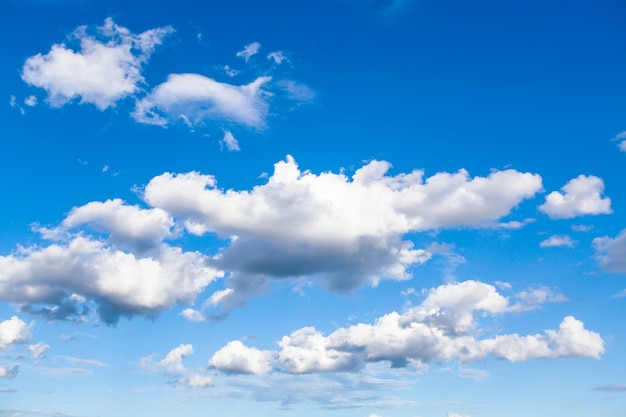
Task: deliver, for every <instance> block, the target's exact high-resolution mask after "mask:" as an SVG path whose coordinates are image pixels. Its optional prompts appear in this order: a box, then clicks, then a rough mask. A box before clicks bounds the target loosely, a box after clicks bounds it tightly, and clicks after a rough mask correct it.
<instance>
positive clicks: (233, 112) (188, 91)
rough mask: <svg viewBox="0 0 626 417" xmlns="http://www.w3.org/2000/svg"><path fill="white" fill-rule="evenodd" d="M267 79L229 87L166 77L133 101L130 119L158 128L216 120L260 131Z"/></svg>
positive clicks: (193, 76)
mask: <svg viewBox="0 0 626 417" xmlns="http://www.w3.org/2000/svg"><path fill="white" fill-rule="evenodd" d="M270 80H271V77H267V76H263V77H258V78H257V79H256V80H254V81H252V82H251V83H249V84H245V85H232V84H228V83H222V82H219V81H216V80H214V79H212V78H209V77H205V76H203V75H200V74H170V75H169V76H168V78H167V81H166V82H164V83H162V84H160V85H158V86H157V87H155V88H154V89H153V90H152V92H151V93H150V94H149V95H147V96H146V97H144V98H142V99H141V100H138V101H137V104H136V107H135V110H134V112H133V117H134V118H135V120H136V121H138V122H140V123H147V124H154V125H159V126H167V125H168V124H171V123H172V122H175V121H179V120H183V121H185V122H186V123H188V124H190V125H192V126H194V125H197V124H200V123H203V122H206V121H207V120H216V119H218V120H226V121H228V122H233V123H238V124H242V125H244V126H247V127H253V128H258V129H260V128H263V127H264V126H265V118H266V117H267V113H268V103H267V100H266V95H267V93H266V92H265V90H264V89H263V86H264V85H265V84H266V83H268V82H269V81H270Z"/></svg>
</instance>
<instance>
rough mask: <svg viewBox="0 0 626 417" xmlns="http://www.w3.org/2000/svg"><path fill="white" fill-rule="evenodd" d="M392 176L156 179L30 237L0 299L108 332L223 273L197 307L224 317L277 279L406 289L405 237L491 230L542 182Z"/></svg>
mask: <svg viewBox="0 0 626 417" xmlns="http://www.w3.org/2000/svg"><path fill="white" fill-rule="evenodd" d="M389 169H390V164H389V163H388V162H384V161H372V162H369V163H367V164H365V165H364V166H362V167H361V168H359V169H357V170H356V172H355V173H354V175H352V177H351V178H349V177H347V176H346V175H344V174H343V173H341V174H335V173H332V172H324V173H321V174H313V173H311V172H309V171H301V170H300V169H299V167H298V165H297V164H296V162H295V160H294V159H293V158H292V157H287V159H286V160H285V161H280V162H278V163H276V164H275V169H274V173H273V174H272V175H271V176H270V177H269V178H268V180H267V182H266V183H265V184H262V185H258V186H256V187H254V188H253V189H251V190H242V191H236V190H223V189H220V188H218V186H217V181H216V179H215V178H214V177H213V176H210V175H205V174H200V173H198V172H190V173H184V174H171V173H165V174H162V175H159V176H157V177H154V178H153V179H152V180H151V181H150V182H149V183H148V184H147V185H146V186H145V188H144V189H143V195H142V198H143V199H144V201H145V202H146V203H147V204H148V205H149V206H150V207H148V208H142V207H139V206H136V205H128V204H126V203H124V202H123V201H122V200H119V199H113V200H107V201H104V202H91V203H88V204H85V205H83V206H80V207H75V208H74V209H72V210H71V211H70V212H69V214H68V215H67V217H66V218H65V219H64V220H63V221H62V222H61V224H60V225H59V226H58V227H55V228H44V227H39V228H37V230H38V231H39V232H40V233H41V234H42V235H43V237H44V238H47V239H51V240H52V243H51V244H49V245H48V246H33V247H28V248H18V250H17V251H16V252H15V253H13V254H10V255H7V256H0V299H2V300H5V301H10V302H16V303H19V304H21V305H22V310H23V311H28V312H31V313H36V314H40V315H44V316H46V317H48V318H51V319H67V318H72V319H75V320H81V319H83V318H84V316H85V315H86V314H88V313H89V311H90V308H93V306H94V303H95V305H96V307H97V311H98V314H99V315H100V317H101V318H102V319H103V320H104V321H106V322H115V321H116V320H117V319H118V318H119V317H120V316H121V315H127V316H132V315H136V314H140V315H146V316H154V315H156V314H158V313H159V312H160V311H161V310H163V309H165V308H169V307H172V306H173V305H174V304H176V303H179V302H183V303H190V302H193V301H194V299H195V297H196V296H197V295H198V294H199V293H200V292H202V291H204V290H205V289H206V288H207V286H208V285H209V284H210V283H211V282H213V281H214V280H215V279H216V278H219V277H221V276H223V275H224V272H222V271H225V272H226V273H227V274H228V280H227V288H225V289H223V290H219V291H216V292H215V293H214V294H213V296H211V297H210V298H209V299H208V301H207V303H206V304H205V307H211V306H220V307H221V308H222V309H226V310H227V309H229V308H231V307H233V306H235V305H237V304H239V303H241V302H243V301H245V300H246V299H247V298H248V297H250V296H253V295H255V294H257V293H258V292H260V291H263V290H264V288H265V287H266V286H267V284H268V283H269V282H270V281H271V280H274V279H287V278H302V277H306V278H307V279H315V280H317V281H318V282H320V283H322V284H323V285H325V286H327V287H328V288H330V289H332V290H336V291H346V290H351V289H354V288H358V287H361V286H364V285H377V283H378V282H379V281H381V280H386V279H392V280H406V279H409V278H410V277H411V271H410V268H411V267H413V266H415V265H419V264H422V263H424V262H426V261H427V260H428V259H429V258H430V256H431V254H430V253H429V252H428V251H427V250H424V249H417V248H414V247H413V243H412V242H411V241H409V240H404V239H403V236H404V235H405V234H406V233H410V232H423V231H428V230H436V229H440V228H452V227H481V226H483V225H486V226H485V227H492V226H491V225H492V224H493V223H494V222H497V221H498V220H499V219H500V218H502V217H503V216H506V215H507V214H509V212H510V211H511V210H512V209H513V208H514V207H515V206H517V205H518V204H519V203H520V202H521V201H523V200H524V199H526V198H530V197H532V196H534V194H535V193H537V192H538V191H539V190H541V177H540V176H539V175H537V174H531V173H523V172H518V171H515V170H506V171H494V172H491V173H490V174H489V175H488V176H486V177H474V178H471V177H470V176H469V174H468V173H467V172H466V171H465V170H460V171H458V172H456V173H445V172H443V173H437V174H435V175H433V176H430V177H427V178H426V177H425V176H424V173H423V172H422V171H413V172H411V173H401V174H397V175H388V174H387V172H388V170H389ZM185 231H186V232H187V233H191V234H195V235H202V234H205V233H211V234H214V235H217V236H219V237H220V238H224V239H229V243H228V244H227V245H226V247H225V248H224V249H221V250H220V251H219V252H218V253H217V254H216V255H213V256H208V255H205V254H201V253H199V252H185V251H184V250H183V249H182V248H180V247H176V246H173V245H172V244H170V243H166V241H167V240H176V239H177V238H178V237H180V235H181V234H182V233H184V232H185ZM203 314H204V313H202V312H198V311H196V310H191V309H190V310H185V312H184V314H183V315H184V316H185V317H187V318H190V319H192V320H196V321H198V320H203V319H204V318H205V316H204V315H203Z"/></svg>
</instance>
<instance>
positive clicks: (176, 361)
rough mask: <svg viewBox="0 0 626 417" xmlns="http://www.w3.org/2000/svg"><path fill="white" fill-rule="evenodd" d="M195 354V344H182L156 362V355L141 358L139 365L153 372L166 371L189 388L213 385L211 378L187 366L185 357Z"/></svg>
mask: <svg viewBox="0 0 626 417" xmlns="http://www.w3.org/2000/svg"><path fill="white" fill-rule="evenodd" d="M191 354H193V346H192V345H190V344H181V345H179V346H177V347H175V348H174V349H172V350H171V351H170V352H169V353H168V354H167V355H166V356H165V358H163V359H162V360H160V361H158V362H155V360H154V355H150V356H145V357H143V358H141V359H140V360H139V366H140V367H141V368H143V369H144V370H147V371H151V372H158V371H164V372H165V374H167V375H168V376H173V377H176V378H177V381H178V383H179V384H181V385H183V386H186V387H188V388H206V387H208V386H210V385H211V381H212V380H211V378H210V377H208V376H206V375H200V374H197V373H193V372H190V371H189V370H188V369H187V368H185V366H184V364H183V359H184V358H186V357H187V356H190V355H191Z"/></svg>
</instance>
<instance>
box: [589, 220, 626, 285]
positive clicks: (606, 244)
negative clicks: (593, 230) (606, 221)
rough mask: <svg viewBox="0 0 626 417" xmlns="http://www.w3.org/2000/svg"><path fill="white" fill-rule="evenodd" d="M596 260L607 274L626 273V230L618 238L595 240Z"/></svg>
mask: <svg viewBox="0 0 626 417" xmlns="http://www.w3.org/2000/svg"><path fill="white" fill-rule="evenodd" d="M593 246H594V248H595V250H596V258H597V259H598V260H599V261H600V266H602V268H603V269H604V270H605V271H607V272H618V273H622V274H624V273H626V229H624V230H622V231H621V232H620V233H619V234H618V235H617V237H615V238H610V237H608V236H604V237H597V238H595V239H594V240H593Z"/></svg>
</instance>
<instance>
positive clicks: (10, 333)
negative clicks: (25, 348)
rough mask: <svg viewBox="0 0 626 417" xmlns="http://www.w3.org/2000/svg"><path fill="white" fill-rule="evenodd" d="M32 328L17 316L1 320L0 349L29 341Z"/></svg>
mask: <svg viewBox="0 0 626 417" xmlns="http://www.w3.org/2000/svg"><path fill="white" fill-rule="evenodd" d="M0 282H2V280H1V279H0ZM30 328H31V326H29V325H28V324H26V323H25V322H24V321H23V320H21V319H20V318H18V317H17V316H13V317H11V318H10V319H8V320H4V321H0V350H2V349H9V348H11V347H13V346H15V345H19V344H24V343H28V341H29V340H30V337H31V334H30Z"/></svg>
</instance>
